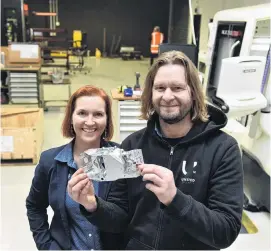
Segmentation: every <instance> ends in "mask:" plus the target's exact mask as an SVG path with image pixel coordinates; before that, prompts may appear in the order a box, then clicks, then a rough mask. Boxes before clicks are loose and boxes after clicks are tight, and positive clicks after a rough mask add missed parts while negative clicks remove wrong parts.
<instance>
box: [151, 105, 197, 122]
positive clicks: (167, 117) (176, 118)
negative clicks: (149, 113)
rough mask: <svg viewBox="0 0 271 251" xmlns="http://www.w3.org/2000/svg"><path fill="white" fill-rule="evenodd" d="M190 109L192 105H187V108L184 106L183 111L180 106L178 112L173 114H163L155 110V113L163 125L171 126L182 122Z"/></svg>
mask: <svg viewBox="0 0 271 251" xmlns="http://www.w3.org/2000/svg"><path fill="white" fill-rule="evenodd" d="M191 109H192V105H191V104H189V105H188V106H187V105H186V106H185V107H184V108H183V109H181V106H180V108H179V112H178V113H174V114H170V113H168V114H163V113H161V112H160V109H156V112H157V113H158V115H159V117H160V118H161V119H162V120H163V121H164V122H165V123H167V124H170V125H172V124H176V123H179V122H180V121H182V120H183V119H184V118H185V117H186V116H187V115H188V114H189V113H190V112H191Z"/></svg>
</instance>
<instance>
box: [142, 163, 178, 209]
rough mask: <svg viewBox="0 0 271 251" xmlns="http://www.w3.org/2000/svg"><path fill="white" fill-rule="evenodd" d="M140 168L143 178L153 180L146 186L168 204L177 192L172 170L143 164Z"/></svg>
mask: <svg viewBox="0 0 271 251" xmlns="http://www.w3.org/2000/svg"><path fill="white" fill-rule="evenodd" d="M138 169H139V170H140V172H141V175H142V176H143V180H145V181H151V182H152V183H147V184H146V188H147V189H149V190H150V191H152V192H153V193H154V194H155V195H156V196H157V198H158V199H159V201H160V202H162V203H163V204H164V205H166V206H168V205H169V204H170V203H171V202H172V200H173V198H174V197H175V195H176V193H177V188H176V186H175V181H174V177H173V173H172V171H171V170H169V169H167V168H165V167H162V166H157V165H149V164H142V165H138Z"/></svg>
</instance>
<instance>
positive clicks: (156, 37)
mask: <svg viewBox="0 0 271 251" xmlns="http://www.w3.org/2000/svg"><path fill="white" fill-rule="evenodd" d="M163 40H164V34H163V33H162V32H160V27H159V26H155V27H154V29H153V32H152V34H151V56H150V64H151V66H152V64H153V60H154V58H157V57H158V53H159V45H160V44H162V43H163Z"/></svg>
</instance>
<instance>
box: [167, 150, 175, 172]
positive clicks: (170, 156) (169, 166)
mask: <svg viewBox="0 0 271 251" xmlns="http://www.w3.org/2000/svg"><path fill="white" fill-rule="evenodd" d="M174 150H175V148H174V146H171V147H170V153H169V160H168V169H169V170H171V163H172V158H173V153H174Z"/></svg>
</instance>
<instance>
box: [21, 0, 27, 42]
mask: <svg viewBox="0 0 271 251" xmlns="http://www.w3.org/2000/svg"><path fill="white" fill-rule="evenodd" d="M21 17H22V36H23V42H26V34H25V31H26V29H25V17H24V0H21Z"/></svg>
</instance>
